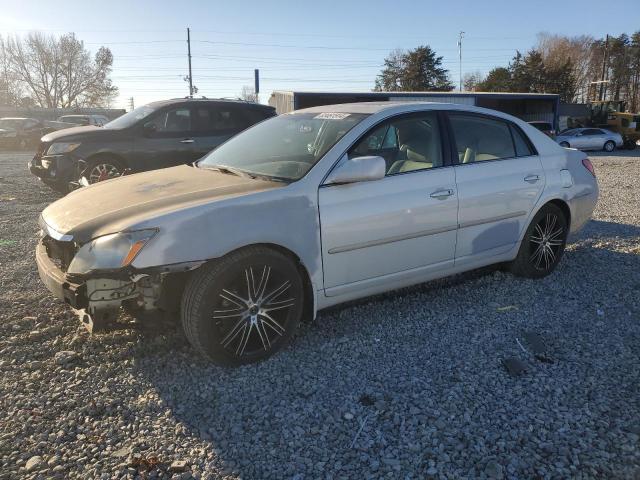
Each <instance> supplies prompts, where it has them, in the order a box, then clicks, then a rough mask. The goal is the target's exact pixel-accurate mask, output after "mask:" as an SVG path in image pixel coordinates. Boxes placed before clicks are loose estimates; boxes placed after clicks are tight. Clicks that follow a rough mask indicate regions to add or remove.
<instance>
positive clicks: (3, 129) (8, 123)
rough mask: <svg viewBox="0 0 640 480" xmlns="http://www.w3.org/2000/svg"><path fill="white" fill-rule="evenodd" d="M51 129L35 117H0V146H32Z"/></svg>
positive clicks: (23, 147) (22, 147) (21, 147)
mask: <svg viewBox="0 0 640 480" xmlns="http://www.w3.org/2000/svg"><path fill="white" fill-rule="evenodd" d="M52 130H53V129H51V128H49V127H47V126H46V125H45V124H44V123H43V122H42V121H41V120H38V119H37V118H9V117H6V118H0V147H4V148H19V149H25V148H27V147H34V146H36V145H38V142H39V141H40V137H42V136H43V135H44V134H45V133H48V132H50V131H52Z"/></svg>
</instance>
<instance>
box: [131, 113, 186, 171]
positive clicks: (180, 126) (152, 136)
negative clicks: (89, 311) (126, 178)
mask: <svg viewBox="0 0 640 480" xmlns="http://www.w3.org/2000/svg"><path fill="white" fill-rule="evenodd" d="M192 125H193V122H192V111H191V108H190V107H189V106H188V105H181V106H174V107H169V108H165V109H163V110H161V111H160V112H158V113H156V114H154V115H152V116H151V117H150V118H149V119H148V120H147V121H146V122H145V123H144V125H143V127H142V128H141V129H140V131H139V133H138V135H137V136H136V138H135V141H134V148H135V152H136V153H135V155H136V160H135V162H133V165H132V166H133V168H134V169H135V170H155V169H157V168H166V167H171V166H175V165H182V164H186V163H190V162H193V161H194V160H196V158H197V156H196V154H195V152H194V143H195V142H196V139H195V137H194V132H193V129H192Z"/></svg>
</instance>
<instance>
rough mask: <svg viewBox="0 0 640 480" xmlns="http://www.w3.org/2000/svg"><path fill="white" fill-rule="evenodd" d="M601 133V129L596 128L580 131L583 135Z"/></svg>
mask: <svg viewBox="0 0 640 480" xmlns="http://www.w3.org/2000/svg"><path fill="white" fill-rule="evenodd" d="M603 133H604V132H603V131H602V130H598V129H597V128H587V129H586V130H583V131H582V134H583V135H602V134H603Z"/></svg>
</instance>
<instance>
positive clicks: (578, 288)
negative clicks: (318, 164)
mask: <svg viewBox="0 0 640 480" xmlns="http://www.w3.org/2000/svg"><path fill="white" fill-rule="evenodd" d="M28 157H29V155H25V154H3V155H0V285H1V286H2V289H1V291H0V378H1V380H0V479H9V478H12V479H13V478H56V477H57V478H105V479H106V478H138V477H140V478H155V477H160V478H191V477H194V478H221V477H225V478H246V479H250V478H251V479H252V478H257V479H261V478H295V479H303V478H304V479H315V478H354V479H363V478H374V477H375V478H382V477H384V478H495V479H499V478H513V479H516V478H563V479H564V478H583V479H584V478H607V479H612V478H636V479H637V478H640V441H639V439H640V370H639V369H638V365H639V360H640V358H639V357H640V152H638V151H636V152H634V153H633V154H630V153H629V152H620V153H618V154H616V155H613V156H603V155H600V154H596V155H593V156H592V160H593V161H594V164H595V166H596V169H597V171H598V178H599V181H600V185H601V200H600V203H599V205H598V208H597V211H596V213H595V219H594V220H593V221H592V222H590V224H589V225H588V226H587V227H586V229H585V230H584V232H583V233H582V234H581V236H580V237H579V239H578V240H577V241H576V242H575V243H573V244H572V245H571V246H570V247H568V250H567V252H566V255H565V258H564V259H563V261H562V262H561V264H560V265H559V268H558V270H557V271H556V272H555V273H554V274H553V275H551V276H549V277H547V278H545V279H543V280H538V281H531V280H523V279H518V278H514V277H512V276H510V275H508V274H505V273H502V272H500V271H496V270H495V269H485V270H482V271H478V272H471V273H468V274H465V275H460V276H457V277H454V278H451V279H447V280H444V281H438V282H431V283H429V284H424V285H420V286H418V287H414V288H410V289H405V290H402V291H399V292H395V293H393V294H386V295H382V296H378V297H375V298H372V299H368V300H367V301H363V302H358V303H354V304H350V305H348V306H345V307H342V308H335V309H332V310H330V311H326V312H323V313H321V314H320V315H319V318H318V322H316V323H314V324H312V325H309V326H306V327H305V328H304V329H303V332H302V334H301V336H299V337H298V338H297V340H296V341H295V342H294V344H293V345H292V346H291V347H290V348H289V349H288V350H287V351H285V352H282V353H280V354H279V355H277V356H275V357H274V358H273V359H271V360H269V361H267V362H264V363H261V364H258V365H252V366H246V367H242V368H238V369H222V368H219V367H215V366H212V365H209V364H207V363H205V362H204V361H203V360H201V359H200V358H199V357H198V356H197V355H195V354H194V352H193V351H192V350H191V348H189V346H188V344H187V343H186V340H185V339H184V337H183V336H182V334H181V333H180V330H179V329H178V328H166V329H165V330H156V331H155V332H154V331H151V330H149V329H142V328H134V327H135V325H129V326H126V328H123V329H122V330H118V331H116V332H112V333H107V334H102V335H95V336H92V337H91V336H89V335H88V334H87V333H85V332H84V329H82V328H81V327H79V326H78V324H77V321H76V319H75V318H74V317H73V316H72V315H71V314H70V313H69V311H68V310H67V308H65V306H64V305H62V304H61V303H60V302H58V301H55V300H54V299H53V298H52V297H51V296H50V295H49V294H48V292H47V291H46V290H45V289H44V287H43V286H42V285H41V284H40V281H39V279H38V275H37V272H36V268H35V264H34V259H33V252H34V246H35V244H36V233H37V230H38V227H37V224H36V219H37V215H38V213H39V212H40V211H41V210H42V209H43V208H44V207H45V206H46V204H47V203H49V202H51V201H53V200H54V199H55V195H54V194H52V193H51V192H50V191H49V190H48V189H47V188H45V187H44V186H40V185H39V183H38V182H37V181H36V180H35V179H34V178H32V177H31V176H30V175H29V173H28V172H27V170H26V168H25V163H26V161H27V159H28ZM87 208H89V206H87ZM123 320H126V318H125V317H124V315H123ZM526 331H533V332H536V333H538V334H539V335H541V336H542V338H543V339H544V341H545V343H546V353H545V354H544V355H543V356H540V357H539V358H540V359H535V358H534V357H533V356H532V355H531V353H530V350H531V349H530V346H528V344H527V343H526V342H524V341H523V340H521V343H522V345H523V347H524V348H521V347H520V346H519V345H518V343H517V341H516V339H522V334H523V332H526ZM513 356H515V357H518V358H520V359H521V360H522V361H523V362H524V363H525V365H526V367H527V371H526V373H524V374H522V375H520V376H517V377H512V376H510V375H509V374H508V373H507V371H506V370H505V369H504V367H503V365H502V361H503V360H504V359H505V358H507V357H513Z"/></svg>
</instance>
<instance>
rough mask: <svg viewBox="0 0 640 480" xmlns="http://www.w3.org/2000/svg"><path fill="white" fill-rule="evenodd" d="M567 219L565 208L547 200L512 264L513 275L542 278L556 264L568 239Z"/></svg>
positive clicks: (527, 232) (531, 224) (536, 215)
mask: <svg viewBox="0 0 640 480" xmlns="http://www.w3.org/2000/svg"><path fill="white" fill-rule="evenodd" d="M568 230H569V229H568V225H567V219H566V218H565V215H564V213H563V212H562V210H561V209H560V208H559V207H557V206H556V205H554V204H552V203H548V204H547V205H545V206H544V207H542V208H541V209H540V210H539V211H538V213H536V214H535V216H534V217H533V220H531V223H530V224H529V227H528V228H527V231H526V232H525V235H524V237H523V239H522V243H521V244H520V250H518V256H517V257H516V259H515V260H514V261H513V262H511V263H510V264H509V270H510V271H511V273H513V274H514V275H518V276H520V277H528V278H542V277H545V276H547V275H549V274H550V273H551V272H553V270H554V269H555V268H556V266H557V265H558V263H559V262H560V259H561V258H562V254H563V253H564V248H565V245H566V242H567V234H568Z"/></svg>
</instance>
